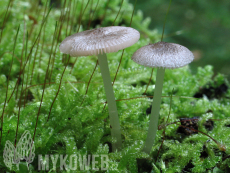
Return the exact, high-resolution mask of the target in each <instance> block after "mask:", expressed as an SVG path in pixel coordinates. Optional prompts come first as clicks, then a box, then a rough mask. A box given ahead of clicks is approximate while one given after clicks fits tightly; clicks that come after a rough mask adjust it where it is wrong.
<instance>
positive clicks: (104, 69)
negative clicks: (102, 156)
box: [59, 26, 140, 151]
mask: <svg viewBox="0 0 230 173" xmlns="http://www.w3.org/2000/svg"><path fill="white" fill-rule="evenodd" d="M139 38H140V33H139V32H138V31H137V30H135V29H133V28H130V27H123V26H110V27H103V28H98V29H92V30H86V31H83V32H80V33H76V34H73V35H71V36H69V37H67V38H66V39H64V40H63V41H62V43H61V45H60V47H59V48H60V51H61V52H63V53H65V54H70V55H71V56H74V57H76V56H89V55H97V56H98V61H99V65H100V69H101V75H102V78H103V83H104V88H105V93H106V99H107V102H108V110H109V118H110V125H111V135H112V137H114V138H115V139H116V142H115V143H113V144H112V148H113V151H114V150H116V149H118V150H119V149H121V132H120V123H119V117H118V113H117V106H116V101H115V97H114V92H113V87H112V82H111V78H110V73H109V67H108V62H107V56H106V53H110V52H117V51H118V50H121V49H124V48H127V47H129V46H131V45H133V44H134V43H136V42H137V41H138V40H139Z"/></svg>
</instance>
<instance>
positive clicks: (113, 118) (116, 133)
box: [98, 53, 121, 151]
mask: <svg viewBox="0 0 230 173" xmlns="http://www.w3.org/2000/svg"><path fill="white" fill-rule="evenodd" d="M98 61H99V66H100V69H101V76H102V79H103V83H104V88H105V94H106V99H107V103H108V109H109V120H110V125H111V135H112V137H113V138H115V139H116V142H115V143H112V150H113V151H115V150H120V149H121V131H120V122H119V117H118V113H117V106H116V101H115V97H114V92H113V86H112V82H111V78H110V73H109V67H108V62H107V56H106V54H105V53H103V54H98Z"/></svg>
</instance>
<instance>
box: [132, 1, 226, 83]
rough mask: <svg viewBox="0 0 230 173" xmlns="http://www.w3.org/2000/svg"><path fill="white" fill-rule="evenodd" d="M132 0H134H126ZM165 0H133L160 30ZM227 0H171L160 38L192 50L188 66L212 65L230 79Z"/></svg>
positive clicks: (167, 2)
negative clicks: (192, 60)
mask: <svg viewBox="0 0 230 173" xmlns="http://www.w3.org/2000/svg"><path fill="white" fill-rule="evenodd" d="M130 2H131V3H133V4H134V3H135V0H130ZM169 2H170V1H169V0H137V6H136V10H138V9H139V10H142V11H143V13H144V17H148V16H149V17H150V18H151V24H150V28H151V29H157V30H158V31H159V32H162V28H163V24H164V20H165V15H166V12H167V9H168V6H169ZM229 38H230V1H229V0H219V1H217V0H173V1H172V3H171V8H170V11H169V14H168V17H167V21H166V26H165V36H164V41H166V42H175V43H178V44H181V45H184V46H186V47H187V48H189V49H190V50H192V51H193V53H194V55H195V61H194V62H192V63H191V68H192V70H193V71H194V72H195V71H196V69H197V67H198V66H202V67H204V66H205V65H207V64H211V65H213V66H214V71H215V72H216V73H217V72H220V73H224V74H226V75H227V77H228V79H230V39H229Z"/></svg>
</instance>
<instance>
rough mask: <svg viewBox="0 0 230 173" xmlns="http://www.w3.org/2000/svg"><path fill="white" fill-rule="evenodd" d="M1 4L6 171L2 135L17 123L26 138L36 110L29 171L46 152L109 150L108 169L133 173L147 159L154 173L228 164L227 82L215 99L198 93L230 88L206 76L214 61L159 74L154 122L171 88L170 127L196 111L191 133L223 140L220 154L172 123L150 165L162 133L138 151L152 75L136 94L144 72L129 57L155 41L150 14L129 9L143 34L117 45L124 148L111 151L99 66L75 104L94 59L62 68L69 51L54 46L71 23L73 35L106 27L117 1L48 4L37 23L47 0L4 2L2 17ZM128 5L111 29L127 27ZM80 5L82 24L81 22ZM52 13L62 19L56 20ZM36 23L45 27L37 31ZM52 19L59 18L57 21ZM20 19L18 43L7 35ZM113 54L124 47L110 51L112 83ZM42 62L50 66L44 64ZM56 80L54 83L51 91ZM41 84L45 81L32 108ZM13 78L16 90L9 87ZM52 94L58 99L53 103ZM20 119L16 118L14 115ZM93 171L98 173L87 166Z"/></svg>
mask: <svg viewBox="0 0 230 173" xmlns="http://www.w3.org/2000/svg"><path fill="white" fill-rule="evenodd" d="M8 2H10V8H9V10H8V13H7V15H6V16H8V17H7V18H1V19H0V23H3V22H4V20H5V23H4V27H3V28H1V30H0V32H2V38H1V42H0V44H1V46H0V79H1V81H0V105H1V107H0V116H2V115H4V119H3V124H2V123H1V126H0V127H1V130H2V136H1V147H0V148H1V149H0V170H2V171H3V172H4V171H10V170H9V168H7V167H6V166H5V164H4V162H3V157H2V156H3V151H4V146H5V143H6V141H7V140H9V141H11V142H12V143H13V142H14V140H15V134H16V129H17V125H18V137H17V140H19V139H20V137H21V135H22V134H23V132H24V131H25V130H29V131H30V133H31V135H32V134H34V130H35V125H36V120H37V116H38V115H39V116H38V122H37V129H36V134H35V138H34V139H35V141H34V142H35V160H34V162H32V163H31V164H30V170H32V172H38V166H39V165H38V159H39V158H38V156H39V155H42V156H43V157H45V154H49V155H59V156H60V155H63V156H65V155H71V154H76V155H78V156H79V155H81V156H83V155H88V154H89V155H93V154H94V155H95V154H98V155H101V154H107V155H108V158H109V162H108V163H109V167H108V170H107V172H109V171H110V172H138V171H140V170H144V168H143V167H144V166H143V165H146V164H147V165H149V164H150V165H151V166H150V169H152V170H154V171H155V172H161V171H162V172H185V171H190V172H207V171H211V172H212V171H225V172H226V171H228V170H229V166H230V165H229V163H230V162H229V157H228V156H229V146H230V143H229V141H230V140H229V136H228V135H226V134H229V133H230V128H229V124H230V121H229V117H230V110H229V96H230V92H229V89H228V88H227V89H226V90H225V92H222V93H221V95H219V94H218V97H215V94H214V95H211V97H209V96H208V95H206V92H201V91H202V89H203V88H206V89H210V88H218V87H220V86H221V85H223V84H224V85H226V86H227V87H229V84H228V81H227V80H226V78H225V76H224V75H222V74H217V75H214V73H213V67H212V66H208V65H207V66H205V67H204V68H198V71H197V73H196V74H192V73H191V71H190V69H189V67H183V68H180V69H175V70H166V72H165V79H164V88H163V93H162V95H163V98H162V105H161V110H160V119H159V122H160V124H162V123H165V122H166V119H167V116H168V112H169V108H170V94H171V92H172V90H173V88H174V93H173V97H172V103H171V114H170V116H169V120H168V123H172V122H175V121H179V120H180V118H192V117H199V121H198V129H199V130H200V131H202V132H205V133H207V134H209V135H210V136H212V137H213V138H215V140H217V141H218V142H220V143H222V144H224V145H225V147H226V151H220V150H219V148H218V146H217V145H216V143H214V142H213V141H212V140H210V138H208V137H207V136H205V135H202V134H201V133H197V134H191V135H189V136H182V135H181V134H179V133H177V129H178V127H179V125H180V123H177V124H171V125H168V126H166V128H165V130H166V132H165V140H164V143H163V146H162V148H161V150H160V153H159V156H158V159H157V160H158V161H157V162H156V163H155V160H156V157H157V152H158V150H159V147H160V145H161V141H162V132H163V130H159V131H158V132H157V136H156V140H155V145H154V146H153V148H152V152H151V154H150V155H147V154H145V153H143V152H142V148H143V141H145V138H146V133H147V129H148V123H149V116H148V115H147V114H146V110H147V109H148V108H149V106H150V104H151V102H152V100H151V99H152V98H151V95H149V93H153V91H154V84H155V78H154V77H153V78H152V80H151V82H150V86H149V88H148V91H147V95H148V97H147V96H144V95H143V93H144V92H145V89H146V86H147V83H148V81H149V77H150V74H151V69H149V68H145V67H142V66H139V65H137V64H136V63H134V62H132V61H131V59H130V57H131V56H132V54H133V53H134V52H135V51H136V50H137V49H138V48H140V47H142V46H144V45H147V44H148V43H150V42H157V41H159V38H160V33H158V31H157V30H153V31H151V30H149V29H148V25H149V23H150V19H149V18H147V19H143V16H142V12H141V11H137V12H135V13H134V16H133V23H132V27H134V28H135V29H137V30H139V31H140V32H141V39H140V40H139V42H138V43H136V44H135V45H133V46H131V47H129V48H127V49H125V51H124V55H123V59H122V62H121V65H120V70H119V72H118V76H117V79H116V81H115V83H114V91H115V98H116V99H117V107H118V114H119V118H120V123H121V128H122V129H121V130H122V140H123V142H122V150H121V151H120V152H114V153H112V152H111V143H112V141H113V140H114V139H112V138H111V136H110V125H109V124H110V123H109V119H108V110H107V107H105V109H104V110H103V108H104V104H103V103H104V102H105V101H106V99H105V94H104V88H103V83H102V78H101V75H100V69H99V68H96V71H95V73H94V76H93V77H92V81H91V83H90V85H89V89H88V94H87V95H86V99H85V101H84V103H83V105H80V104H81V102H82V99H83V98H84V96H85V91H86V87H87V84H88V81H89V78H90V76H91V74H92V72H93V69H94V67H95V64H96V61H97V59H96V57H94V56H91V57H78V58H77V59H76V58H71V59H70V62H69V63H68V64H67V63H66V59H67V58H68V57H66V56H63V55H62V54H61V53H60V52H59V50H58V45H59V43H60V42H61V40H63V39H64V38H65V37H66V35H70V34H72V33H75V32H77V31H78V28H79V31H82V30H85V29H87V27H88V26H87V24H88V21H90V20H91V26H90V27H99V26H100V25H99V24H100V23H101V26H109V25H111V23H113V21H114V19H115V17H116V15H117V13H118V11H119V8H120V5H121V3H120V1H118V0H116V1H107V0H100V2H99V4H98V5H97V1H90V2H89V4H88V6H87V1H83V4H82V1H61V4H60V7H56V6H55V7H53V8H52V9H51V11H50V14H49V15H48V17H47V20H45V21H44V20H42V19H43V16H44V14H45V15H46V14H47V13H48V5H49V4H47V8H46V1H33V3H30V2H29V1H20V0H15V1H14V2H11V1H7V0H2V1H1V2H0V14H2V15H3V16H4V15H5V13H6V9H7V5H6V4H7V3H8ZM70 7H71V8H70ZM85 7H87V8H85ZM84 8H85V9H86V10H85V11H84ZM45 9H46V10H45ZM64 9H65V10H64ZM69 9H70V10H69ZM122 10H123V11H122ZM132 10H133V6H132V5H131V4H129V3H128V1H126V0H124V2H123V5H122V8H121V13H120V14H119V15H118V18H117V20H116V21H115V25H118V24H121V25H126V26H129V23H130V19H131V14H132ZM83 11H84V14H83V15H82V19H81V20H82V22H81V25H79V21H80V18H81V17H80V16H81V14H82V13H83ZM94 11H95V14H94V16H93V12H94ZM105 12H106V14H105ZM104 14H105V16H104ZM60 16H62V17H61V18H60ZM92 16H93V17H92ZM42 21H44V22H45V23H44V26H43V29H42V30H41V34H40V35H39V31H40V28H41V25H42ZM56 21H58V22H57V23H56ZM24 22H25V24H24ZM19 24H20V29H19V33H18V37H17V40H15V36H16V32H17V28H18V26H19ZM25 26H26V27H25ZM55 26H56V27H55ZM55 28H56V32H55ZM27 32H28V37H27ZM36 38H38V40H36ZM35 41H36V42H35ZM14 43H16V47H15V53H14V56H13V58H14V63H13V66H12V71H11V74H10V78H9V85H8V97H7V102H6V107H5V108H4V103H5V102H4V101H5V96H6V91H7V87H6V86H7V82H6V81H7V79H8V76H9V70H8V68H6V67H9V64H10V63H11V60H12V51H13V45H14ZM121 55H122V51H119V52H118V53H110V54H108V60H109V68H110V71H111V77H112V79H113V77H114V76H115V73H116V70H117V67H118V64H119V61H120V57H121ZM49 58H50V66H49V69H48V70H47V66H48V62H49ZM27 60H28V61H27ZM75 61H76V63H75ZM26 62H27V63H26ZM65 65H67V69H66V72H65V73H64V76H63V78H62V72H63V70H64V68H65ZM23 66H25V68H24V71H23V72H22V73H21V75H20V69H21V70H22V69H23ZM72 66H73V69H72ZM46 71H48V77H47V80H46V81H45V76H46ZM155 75H156V71H154V73H153V76H155ZM61 78H62V85H61V87H60V89H59V83H60V80H61ZM44 82H46V83H47V84H46V85H45V90H44V96H43V100H42V104H41V108H40V112H39V114H38V110H39V107H40V103H41V98H42V93H43V87H44ZM17 83H18V84H19V85H18V87H15V86H17V85H16V84H17ZM22 87H23V88H22ZM26 87H27V88H26ZM58 90H59V92H58V96H57V99H56V101H55V102H54V104H53V100H54V98H55V96H56V93H57V91H58ZM12 93H13V94H12ZM197 93H202V94H201V95H202V96H201V97H199V98H195V97H194V96H195V95H196V94H197ZM11 94H12V96H11ZM28 96H30V99H29V98H28ZM8 101H9V102H8ZM52 104H53V107H52V109H51V112H50V108H51V105H52ZM19 107H20V112H19ZM3 110H4V114H3ZM49 114H50V117H49V120H48V115H49ZM18 115H20V116H19V121H18ZM47 120H48V121H47ZM208 120H212V121H213V128H212V129H211V130H207V129H206V128H205V126H204V123H205V122H206V121H208ZM223 132H224V133H223ZM204 153H205V154H204ZM59 159H60V158H59ZM139 160H142V162H143V163H141V164H140V161H139ZM143 160H144V161H143ZM70 162H71V159H70V158H69V157H68V158H67V159H66V164H67V165H69V163H70ZM23 164H24V163H23V161H21V163H20V166H21V167H23ZM100 164H101V161H100V160H98V163H97V164H96V167H100ZM49 167H50V170H51V169H52V168H53V165H52V162H51V160H50V163H49ZM91 168H92V167H90V169H91ZM55 169H56V170H54V171H56V172H68V171H67V170H61V169H60V162H59V161H58V162H57V165H56V167H55ZM67 169H68V168H67ZM69 169H70V168H69ZM13 171H16V172H18V171H17V170H16V168H15V167H13ZM69 171H71V170H69ZM80 171H81V167H80V166H78V167H77V170H76V172H80ZM146 171H147V170H146ZM91 172H103V171H101V170H99V171H96V170H91Z"/></svg>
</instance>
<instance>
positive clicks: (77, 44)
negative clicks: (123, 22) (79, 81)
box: [59, 26, 140, 56]
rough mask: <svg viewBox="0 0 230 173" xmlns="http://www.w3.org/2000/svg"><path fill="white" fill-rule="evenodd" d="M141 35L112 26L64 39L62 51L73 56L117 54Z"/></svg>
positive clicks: (61, 46) (125, 28)
mask: <svg viewBox="0 0 230 173" xmlns="http://www.w3.org/2000/svg"><path fill="white" fill-rule="evenodd" d="M139 38H140V33H139V32H138V31H137V30H135V29H133V28H130V27H123V26H110V27H102V28H98V29H92V30H86V31H83V32H79V33H76V34H73V35H71V36H69V37H67V38H66V39H64V40H63V41H62V43H61V45H60V47H59V48H60V51H61V52H62V53H65V54H70V55H71V56H89V55H98V54H103V53H110V52H117V51H118V50H121V49H124V48H126V47H129V46H131V45H133V44H134V43H136V42H137V41H138V40H139Z"/></svg>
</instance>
